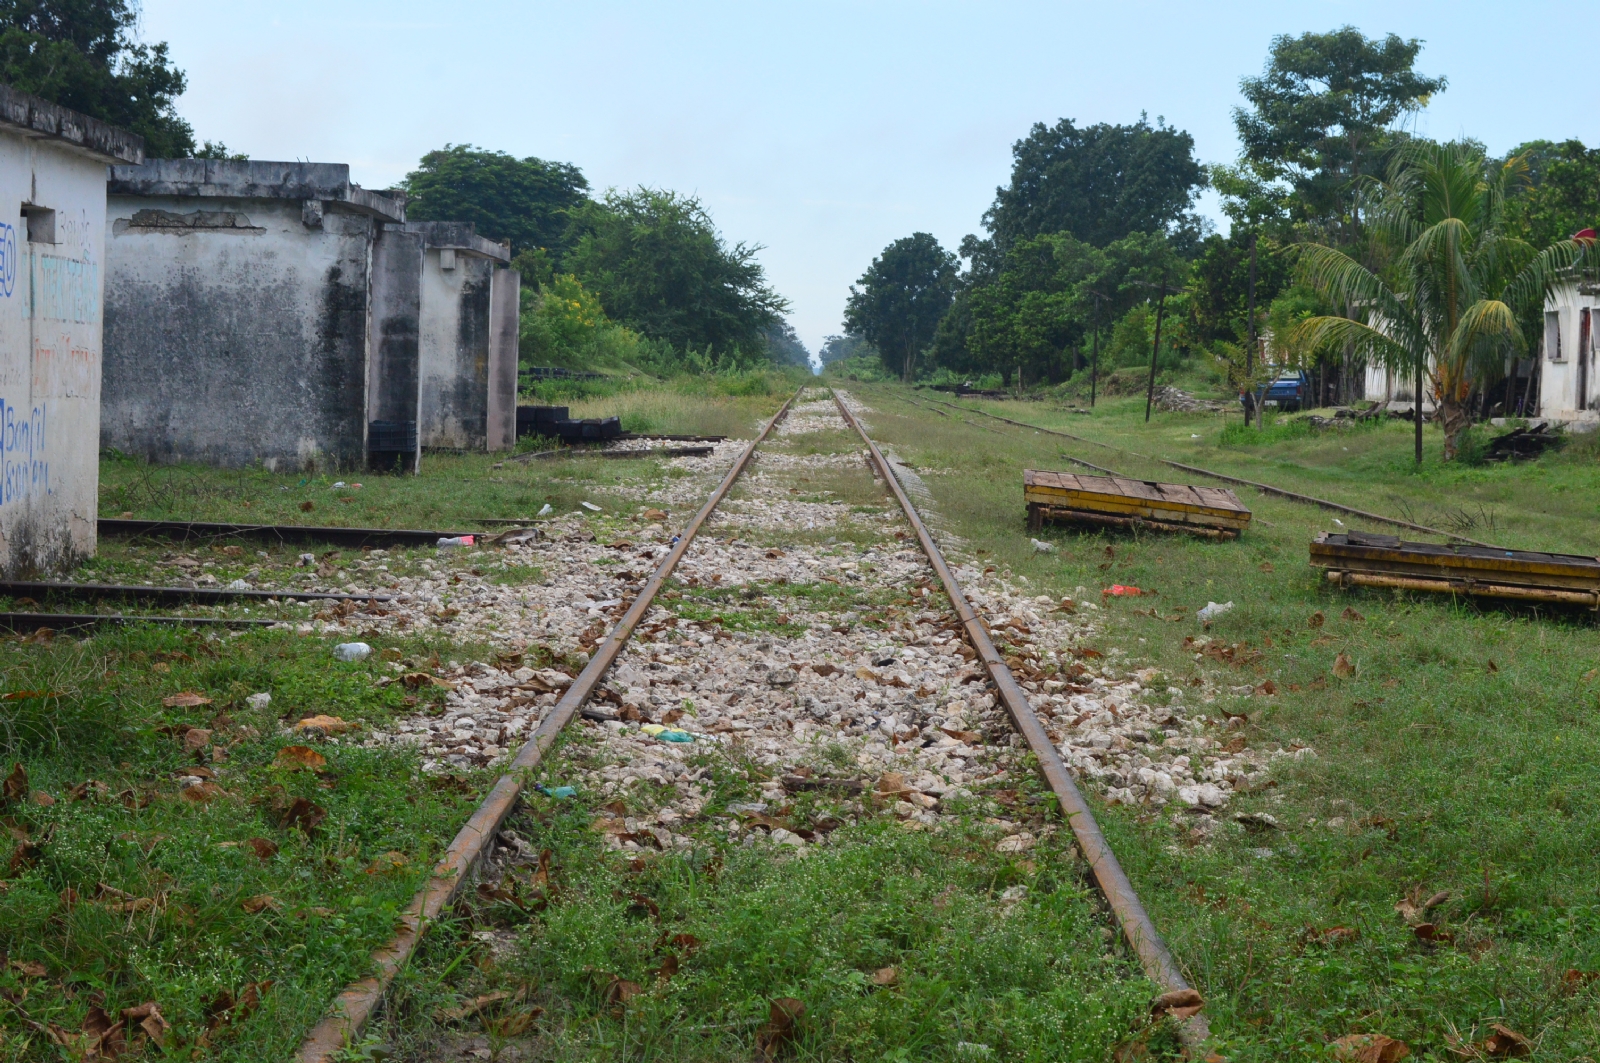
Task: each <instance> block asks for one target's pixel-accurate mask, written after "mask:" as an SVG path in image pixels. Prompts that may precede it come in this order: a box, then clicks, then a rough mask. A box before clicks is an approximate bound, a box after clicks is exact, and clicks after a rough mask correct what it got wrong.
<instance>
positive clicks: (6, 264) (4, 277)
mask: <svg viewBox="0 0 1600 1063" xmlns="http://www.w3.org/2000/svg"><path fill="white" fill-rule="evenodd" d="M16 286H17V230H16V229H14V228H12V227H11V226H9V225H7V224H6V223H5V222H0V295H3V296H5V297H6V298H7V299H9V298H11V292H12V290H13V289H15V288H16Z"/></svg>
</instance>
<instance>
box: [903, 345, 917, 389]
mask: <svg viewBox="0 0 1600 1063" xmlns="http://www.w3.org/2000/svg"><path fill="white" fill-rule="evenodd" d="M916 367H917V349H916V348H915V347H913V346H912V345H911V344H909V343H908V344H906V368H905V373H904V374H903V377H904V380H905V382H906V383H907V384H909V383H911V378H912V376H913V374H914V372H915V370H916Z"/></svg>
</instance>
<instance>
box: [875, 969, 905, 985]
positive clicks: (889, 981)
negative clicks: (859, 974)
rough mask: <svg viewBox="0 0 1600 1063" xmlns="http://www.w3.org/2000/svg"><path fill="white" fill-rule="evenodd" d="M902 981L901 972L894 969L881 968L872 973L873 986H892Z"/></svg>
mask: <svg viewBox="0 0 1600 1063" xmlns="http://www.w3.org/2000/svg"><path fill="white" fill-rule="evenodd" d="M899 980H900V972H899V971H898V970H896V969H895V968H893V967H879V968H878V969H877V970H876V971H873V972H872V984H873V985H882V986H890V985H894V984H895V983H896V982H898V981H899Z"/></svg>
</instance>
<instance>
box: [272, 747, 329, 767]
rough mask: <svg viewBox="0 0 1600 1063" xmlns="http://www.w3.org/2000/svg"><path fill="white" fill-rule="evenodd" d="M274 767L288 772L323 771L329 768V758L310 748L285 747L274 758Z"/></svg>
mask: <svg viewBox="0 0 1600 1063" xmlns="http://www.w3.org/2000/svg"><path fill="white" fill-rule="evenodd" d="M272 766H273V767H274V768H283V769H285V770H288V771H304V770H306V769H308V768H309V769H310V770H312V771H321V770H322V769H323V768H326V767H327V766H328V758H327V757H324V756H323V755H322V754H321V753H318V752H317V751H316V750H315V749H312V748H311V747H310V746H284V747H283V748H282V749H280V750H278V755H277V756H275V757H273V758H272Z"/></svg>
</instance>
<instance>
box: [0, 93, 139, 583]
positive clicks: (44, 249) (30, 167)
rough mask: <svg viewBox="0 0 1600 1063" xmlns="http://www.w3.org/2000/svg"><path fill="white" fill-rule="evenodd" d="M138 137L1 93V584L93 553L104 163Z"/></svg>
mask: <svg viewBox="0 0 1600 1063" xmlns="http://www.w3.org/2000/svg"><path fill="white" fill-rule="evenodd" d="M143 157H144V141H143V139H142V138H140V137H138V136H135V135H134V134H132V133H129V132H127V131H126V130H123V129H118V128H117V127H115V126H112V125H107V124H106V123H104V122H100V121H96V120H95V119H93V118H88V117H86V116H84V115H81V114H79V113H77V112H76V111H72V110H68V109H67V108H65V107H59V106H57V105H55V104H53V103H49V102H47V101H45V100H41V99H39V98H37V97H35V96H29V95H28V94H26V93H22V92H16V91H14V90H12V89H10V88H7V87H5V86H3V85H0V574H4V575H5V576H6V577H8V578H9V577H12V576H16V575H20V574H24V573H29V572H36V571H46V570H50V569H58V568H63V567H66V566H68V565H70V564H71V563H72V562H74V561H76V560H78V559H80V558H84V557H88V556H90V555H92V554H93V553H94V550H95V521H96V518H97V517H98V512H97V506H98V500H99V494H100V391H101V366H102V362H101V359H102V347H101V340H102V335H101V324H102V307H103V294H104V292H103V286H104V283H105V276H106V273H105V213H106V166H107V165H108V164H117V163H138V162H139V161H140V160H141V159H143Z"/></svg>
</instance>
